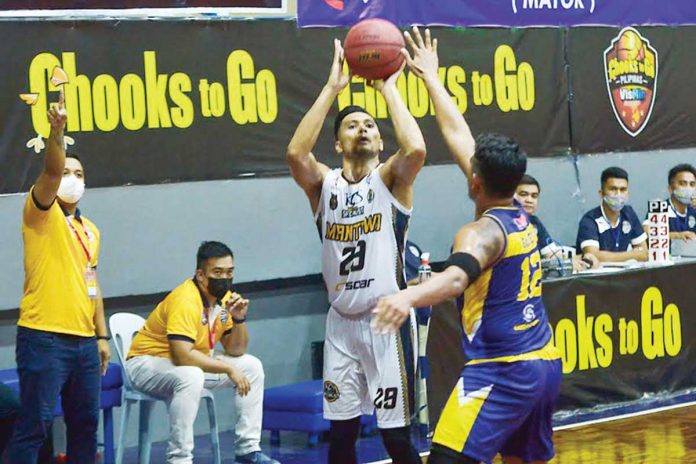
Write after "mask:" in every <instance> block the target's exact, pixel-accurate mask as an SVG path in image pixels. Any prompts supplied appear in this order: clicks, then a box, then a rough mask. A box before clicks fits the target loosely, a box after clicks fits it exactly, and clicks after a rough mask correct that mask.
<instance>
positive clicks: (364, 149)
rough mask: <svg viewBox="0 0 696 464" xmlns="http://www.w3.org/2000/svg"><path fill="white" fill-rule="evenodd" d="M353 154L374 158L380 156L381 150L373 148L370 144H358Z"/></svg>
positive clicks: (362, 157) (357, 156)
mask: <svg viewBox="0 0 696 464" xmlns="http://www.w3.org/2000/svg"><path fill="white" fill-rule="evenodd" d="M353 155H354V156H355V157H356V158H359V159H363V160H364V159H370V158H374V157H375V156H378V155H379V151H377V150H375V149H373V148H372V147H370V146H360V145H358V146H357V147H355V150H353Z"/></svg>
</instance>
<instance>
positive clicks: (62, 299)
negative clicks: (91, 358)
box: [17, 187, 99, 337]
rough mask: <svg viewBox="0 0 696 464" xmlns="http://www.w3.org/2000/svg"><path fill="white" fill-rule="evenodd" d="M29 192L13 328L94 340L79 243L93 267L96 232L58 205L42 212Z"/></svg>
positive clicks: (84, 262)
mask: <svg viewBox="0 0 696 464" xmlns="http://www.w3.org/2000/svg"><path fill="white" fill-rule="evenodd" d="M32 192H33V187H32V190H31V191H30V192H29V195H27V201H26V202H25V203H24V211H23V214H22V239H23V241H24V294H23V296H22V301H21V303H20V305H19V321H18V322H17V325H19V326H22V327H27V328H30V329H36V330H45V331H47V332H57V333H63V334H70V335H79V336H82V337H92V336H94V311H95V302H94V300H92V299H90V298H89V297H88V296H87V283H86V282H85V271H86V270H87V253H86V252H85V249H84V248H83V246H82V245H81V244H80V240H81V241H82V243H83V244H84V246H85V248H86V249H87V250H88V251H89V254H90V265H91V266H92V267H96V265H97V262H98V255H99V229H97V227H96V226H95V225H94V224H93V223H92V222H91V221H89V220H88V219H87V218H86V217H84V216H82V215H80V214H79V210H78V212H77V213H76V214H75V216H76V217H72V216H70V217H68V216H65V214H64V213H63V210H62V209H61V207H60V205H59V204H58V202H57V201H54V202H53V204H52V205H51V206H50V207H49V208H48V209H47V210H42V209H41V208H39V207H38V206H37V205H36V202H35V201H34V197H33V193H32ZM68 221H70V223H71V224H72V226H73V227H74V231H73V229H72V228H71V227H70V226H69V225H68ZM78 236H79V239H78Z"/></svg>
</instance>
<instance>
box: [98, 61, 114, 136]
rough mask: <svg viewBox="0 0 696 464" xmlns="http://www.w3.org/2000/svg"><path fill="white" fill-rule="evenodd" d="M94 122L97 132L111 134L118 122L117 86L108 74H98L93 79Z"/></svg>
mask: <svg viewBox="0 0 696 464" xmlns="http://www.w3.org/2000/svg"><path fill="white" fill-rule="evenodd" d="M93 97H94V122H95V123H96V124H97V127H98V128H99V130H102V131H104V132H111V131H112V130H114V129H116V127H117V126H118V121H119V107H118V85H117V84H116V79H114V78H113V77H111V76H109V75H108V74H100V75H98V76H97V77H96V79H94V86H93Z"/></svg>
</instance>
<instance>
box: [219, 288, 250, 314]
mask: <svg viewBox="0 0 696 464" xmlns="http://www.w3.org/2000/svg"><path fill="white" fill-rule="evenodd" d="M225 309H226V310H227V312H228V313H230V314H231V315H232V317H233V318H235V319H244V318H245V317H246V314H247V311H248V310H249V300H247V299H246V298H243V297H242V295H240V294H239V293H236V292H233V293H232V296H230V297H229V298H228V299H227V300H225Z"/></svg>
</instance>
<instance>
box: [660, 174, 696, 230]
mask: <svg viewBox="0 0 696 464" xmlns="http://www.w3.org/2000/svg"><path fill="white" fill-rule="evenodd" d="M667 182H668V183H669V187H668V190H669V200H667V201H669V206H670V208H669V238H671V239H675V238H676V239H682V240H694V239H696V208H694V207H693V206H692V201H693V199H694V198H696V168H694V167H693V166H692V165H690V164H678V165H676V166H674V167H673V168H672V169H670V170H669V175H668V176H667Z"/></svg>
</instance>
